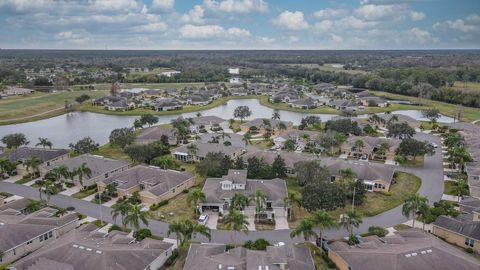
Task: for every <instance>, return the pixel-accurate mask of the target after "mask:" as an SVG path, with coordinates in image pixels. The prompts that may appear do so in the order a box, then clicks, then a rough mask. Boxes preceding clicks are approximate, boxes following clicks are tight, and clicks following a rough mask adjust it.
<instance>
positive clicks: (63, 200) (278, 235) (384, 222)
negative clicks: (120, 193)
mask: <svg viewBox="0 0 480 270" xmlns="http://www.w3.org/2000/svg"><path fill="white" fill-rule="evenodd" d="M415 138H416V139H419V140H422V141H430V142H435V143H437V144H439V145H440V138H438V137H436V136H433V135H429V134H421V133H420V134H417V135H415ZM398 170H399V171H405V172H408V173H413V174H415V175H417V176H418V177H420V178H421V179H422V185H421V186H420V189H419V193H420V195H422V196H426V197H428V199H429V203H430V204H433V203H434V202H437V201H439V200H440V199H441V198H442V195H443V166H442V155H441V153H440V151H437V152H436V153H435V155H433V156H431V157H425V164H424V167H416V168H403V167H398ZM0 191H4V192H9V193H13V194H16V195H19V196H23V197H26V198H30V199H36V200H38V199H39V193H38V190H36V189H34V188H31V187H27V186H24V185H17V184H12V183H8V182H0ZM50 202H51V203H52V204H53V205H57V206H60V207H63V208H66V207H69V206H73V207H75V210H76V211H77V212H80V213H82V214H85V215H87V216H91V217H95V218H97V219H100V218H103V220H105V221H106V222H110V223H114V221H113V219H112V216H111V213H110V211H111V208H109V207H106V206H103V205H102V206H99V205H97V204H93V203H91V202H89V201H86V200H79V199H75V198H72V197H69V196H65V195H61V194H59V195H56V196H52V198H51V201H50ZM100 216H102V217H100ZM406 221H407V219H406V218H405V217H404V216H403V215H402V206H401V205H400V206H398V207H396V208H394V209H391V210H389V211H386V212H384V213H382V214H379V215H376V216H373V217H368V218H364V219H363V223H362V225H361V226H360V228H359V229H358V230H355V233H363V232H367V231H368V227H370V226H381V227H384V228H388V227H392V226H394V225H397V224H400V223H404V222H406ZM116 223H117V225H120V224H119V223H120V220H119V219H117V221H116ZM149 229H150V230H151V231H152V233H154V234H156V235H160V236H164V237H166V236H167V234H166V233H167V231H168V224H167V223H165V222H161V221H157V220H149ZM211 234H212V242H214V243H227V244H228V243H231V241H232V240H231V239H233V241H234V242H235V243H238V244H243V243H244V242H245V241H246V240H256V239H257V238H265V239H266V240H267V241H269V242H271V243H278V242H285V243H292V242H293V243H296V242H303V239H302V238H301V237H297V238H294V239H291V238H290V230H286V229H282V230H275V231H251V232H249V233H248V234H244V233H238V232H231V231H222V230H212V232H211ZM325 234H326V236H327V237H328V238H330V239H338V238H341V237H344V236H346V235H347V232H346V230H345V229H332V230H328V231H327V232H326V233H325ZM197 238H198V240H199V241H204V242H207V241H208V240H207V239H206V238H203V237H201V236H199V237H197Z"/></svg>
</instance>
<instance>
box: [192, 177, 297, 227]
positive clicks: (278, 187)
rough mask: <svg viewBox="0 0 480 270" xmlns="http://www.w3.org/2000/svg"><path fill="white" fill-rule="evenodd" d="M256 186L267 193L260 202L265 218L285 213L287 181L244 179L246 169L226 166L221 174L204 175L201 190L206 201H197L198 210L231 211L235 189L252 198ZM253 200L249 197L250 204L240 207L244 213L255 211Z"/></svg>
mask: <svg viewBox="0 0 480 270" xmlns="http://www.w3.org/2000/svg"><path fill="white" fill-rule="evenodd" d="M257 190H262V191H263V192H264V193H265V195H266V202H265V205H264V206H263V207H264V208H265V211H264V213H263V214H265V215H266V217H267V218H268V219H272V220H274V219H275V216H278V217H286V216H287V212H288V208H287V209H285V203H284V199H285V197H287V185H286V183H285V180H283V179H279V178H276V179H271V180H258V179H247V170H229V171H228V174H227V175H224V176H222V178H207V180H206V181H205V184H204V186H203V189H202V192H203V193H204V194H205V201H204V202H201V203H200V204H199V210H200V211H201V212H203V211H205V210H213V211H218V212H219V213H221V214H226V213H228V212H229V211H230V203H231V200H232V198H233V196H234V195H235V193H241V194H243V195H245V196H246V197H248V198H255V193H256V192H257ZM255 205H256V202H255V201H254V200H251V201H250V202H249V205H248V206H247V207H246V208H245V209H243V211H244V213H245V215H247V216H248V217H254V216H255V215H256V214H262V213H257V212H256V209H255Z"/></svg>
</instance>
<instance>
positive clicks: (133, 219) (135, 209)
mask: <svg viewBox="0 0 480 270" xmlns="http://www.w3.org/2000/svg"><path fill="white" fill-rule="evenodd" d="M147 215H148V212H147V211H143V210H142V205H141V204H132V205H131V206H130V211H129V212H128V214H127V216H126V217H125V224H127V225H128V224H130V225H132V226H133V227H134V228H135V229H136V230H139V229H140V221H141V222H142V223H143V224H145V226H148V220H147Z"/></svg>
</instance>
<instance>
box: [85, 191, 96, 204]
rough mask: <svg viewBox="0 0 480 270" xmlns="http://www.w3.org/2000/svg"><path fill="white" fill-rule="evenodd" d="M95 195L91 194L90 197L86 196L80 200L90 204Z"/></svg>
mask: <svg viewBox="0 0 480 270" xmlns="http://www.w3.org/2000/svg"><path fill="white" fill-rule="evenodd" d="M95 195H97V193H93V194H92V195H90V196H87V197H85V198H83V199H82V200H84V201H87V202H91V201H92V200H93V199H95Z"/></svg>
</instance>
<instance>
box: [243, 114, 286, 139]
mask: <svg viewBox="0 0 480 270" xmlns="http://www.w3.org/2000/svg"><path fill="white" fill-rule="evenodd" d="M264 120H266V121H267V123H268V124H267V125H266V124H265V123H264ZM280 123H283V124H284V125H285V127H286V129H285V130H283V132H285V131H288V130H291V129H292V128H293V123H292V122H290V121H279V120H277V119H264V118H256V119H253V120H250V121H248V122H245V123H243V124H241V125H240V130H241V131H242V132H250V131H252V127H255V128H253V129H256V132H257V133H258V134H265V132H266V129H265V128H266V127H270V129H271V131H272V135H276V134H278V131H279V128H278V125H279V124H280Z"/></svg>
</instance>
